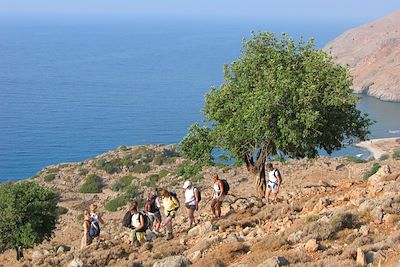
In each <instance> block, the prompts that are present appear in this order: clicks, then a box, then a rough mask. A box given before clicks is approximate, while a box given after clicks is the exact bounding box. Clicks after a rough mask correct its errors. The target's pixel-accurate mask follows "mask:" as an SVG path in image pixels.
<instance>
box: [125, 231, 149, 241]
mask: <svg viewBox="0 0 400 267" xmlns="http://www.w3.org/2000/svg"><path fill="white" fill-rule="evenodd" d="M129 236H130V237H131V238H132V239H136V240H137V241H139V242H140V243H144V242H146V237H145V236H144V232H136V233H135V232H134V231H131V233H130V235H129Z"/></svg>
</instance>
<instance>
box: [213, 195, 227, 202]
mask: <svg viewBox="0 0 400 267" xmlns="http://www.w3.org/2000/svg"><path fill="white" fill-rule="evenodd" d="M225 196H226V195H222V196H221V198H220V201H221V202H222V201H224V199H225ZM217 198H218V195H215V194H214V196H213V199H217Z"/></svg>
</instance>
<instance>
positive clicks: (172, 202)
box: [161, 189, 180, 240]
mask: <svg viewBox="0 0 400 267" xmlns="http://www.w3.org/2000/svg"><path fill="white" fill-rule="evenodd" d="M161 197H162V206H163V208H164V213H165V216H166V218H165V222H164V225H165V226H166V228H167V240H170V239H172V238H173V235H172V219H173V218H175V214H176V211H177V210H178V209H179V206H180V205H179V200H178V198H177V196H176V194H175V193H172V192H168V191H167V190H165V189H164V190H163V191H162V192H161Z"/></svg>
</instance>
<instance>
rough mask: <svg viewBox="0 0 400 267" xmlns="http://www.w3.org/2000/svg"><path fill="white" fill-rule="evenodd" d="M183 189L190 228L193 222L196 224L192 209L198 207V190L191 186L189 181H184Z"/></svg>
mask: <svg viewBox="0 0 400 267" xmlns="http://www.w3.org/2000/svg"><path fill="white" fill-rule="evenodd" d="M183 189H185V206H186V209H187V211H188V217H189V229H190V228H192V225H193V224H196V221H195V219H194V211H195V210H198V209H199V190H197V188H195V187H193V186H192V182H191V181H185V183H184V184H183Z"/></svg>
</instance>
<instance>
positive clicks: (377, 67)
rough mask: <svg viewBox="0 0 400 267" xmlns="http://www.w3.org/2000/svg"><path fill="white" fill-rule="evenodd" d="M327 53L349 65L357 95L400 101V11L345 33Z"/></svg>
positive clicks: (339, 61) (331, 44)
mask: <svg viewBox="0 0 400 267" xmlns="http://www.w3.org/2000/svg"><path fill="white" fill-rule="evenodd" d="M324 50H325V51H330V52H331V53H332V55H333V56H334V57H335V60H336V62H337V63H340V64H348V65H349V67H350V71H351V73H352V75H353V78H354V81H353V88H354V91H355V92H356V93H367V94H368V95H371V96H374V97H377V98H379V99H381V100H386V101H400V10H398V11H396V12H394V13H392V14H390V15H389V16H386V17H384V18H381V19H379V20H376V21H374V22H371V23H369V24H365V25H362V26H360V27H358V28H354V29H350V30H348V31H346V32H344V33H343V34H342V35H340V36H339V37H337V38H336V39H334V40H333V41H331V42H330V43H328V44H327V45H326V46H325V48H324Z"/></svg>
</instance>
